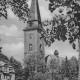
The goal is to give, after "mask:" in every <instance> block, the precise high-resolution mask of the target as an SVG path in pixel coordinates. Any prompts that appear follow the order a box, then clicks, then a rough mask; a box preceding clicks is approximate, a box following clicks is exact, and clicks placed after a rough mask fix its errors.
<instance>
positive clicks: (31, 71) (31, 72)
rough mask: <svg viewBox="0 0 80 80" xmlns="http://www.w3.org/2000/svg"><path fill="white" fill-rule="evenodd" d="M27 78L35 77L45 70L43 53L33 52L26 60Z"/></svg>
mask: <svg viewBox="0 0 80 80" xmlns="http://www.w3.org/2000/svg"><path fill="white" fill-rule="evenodd" d="M25 65H26V67H25V75H26V76H25V79H28V78H33V77H34V76H35V75H36V74H38V73H39V72H40V73H44V72H45V64H44V61H43V59H42V58H41V55H37V54H32V55H29V56H28V57H27V58H26V60H25Z"/></svg>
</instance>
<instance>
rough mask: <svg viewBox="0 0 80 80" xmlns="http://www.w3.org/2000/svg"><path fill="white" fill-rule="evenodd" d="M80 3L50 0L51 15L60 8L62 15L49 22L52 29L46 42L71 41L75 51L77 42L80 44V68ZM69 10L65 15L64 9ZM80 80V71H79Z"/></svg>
mask: <svg viewBox="0 0 80 80" xmlns="http://www.w3.org/2000/svg"><path fill="white" fill-rule="evenodd" d="M79 3H80V2H79V1H78V0H49V10H50V12H51V13H53V12H54V10H55V9H56V8H59V13H60V15H58V16H56V17H53V18H52V20H51V21H50V22H49V21H47V22H49V23H50V24H51V25H52V27H51V29H47V30H46V32H47V38H46V37H45V41H46V44H47V45H49V46H50V45H51V43H53V42H54V41H55V40H56V39H57V40H62V41H65V40H69V43H70V44H72V47H73V49H75V48H76V45H75V41H76V40H78V42H79V67H80V17H79V15H80V4H79ZM61 7H63V8H64V7H65V8H66V9H67V13H66V15H64V14H63V13H62V12H63V9H62V8H61ZM79 79H80V70H79Z"/></svg>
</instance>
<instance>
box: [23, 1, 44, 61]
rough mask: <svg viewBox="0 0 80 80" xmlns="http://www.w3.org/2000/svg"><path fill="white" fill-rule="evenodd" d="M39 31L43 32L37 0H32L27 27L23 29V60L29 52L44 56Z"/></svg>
mask: <svg viewBox="0 0 80 80" xmlns="http://www.w3.org/2000/svg"><path fill="white" fill-rule="evenodd" d="M41 32H45V30H44V29H43V27H42V23H41V16H40V10H39V5H38V0H32V3H31V7H30V17H29V18H28V22H27V27H26V28H25V29H24V60H26V58H27V57H28V56H29V55H31V54H36V56H37V55H39V54H42V55H44V56H45V50H44V39H43V38H42V37H41Z"/></svg>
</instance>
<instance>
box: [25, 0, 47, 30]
mask: <svg viewBox="0 0 80 80" xmlns="http://www.w3.org/2000/svg"><path fill="white" fill-rule="evenodd" d="M33 29H41V30H42V31H45V30H44V28H43V27H42V22H41V16H40V10H39V4H38V0H32V3H31V7H30V16H29V17H28V23H27V27H26V28H25V29H24V31H28V30H33Z"/></svg>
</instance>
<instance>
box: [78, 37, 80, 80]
mask: <svg viewBox="0 0 80 80" xmlns="http://www.w3.org/2000/svg"><path fill="white" fill-rule="evenodd" d="M78 45H79V46H78V47H79V73H78V80H80V37H79V39H78Z"/></svg>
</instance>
